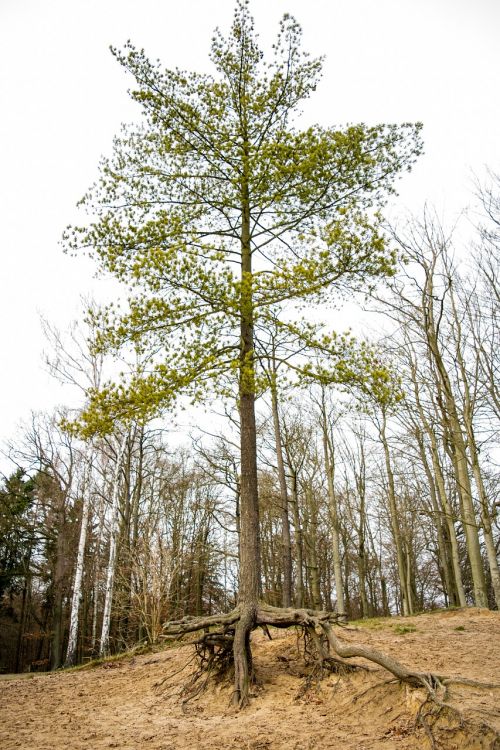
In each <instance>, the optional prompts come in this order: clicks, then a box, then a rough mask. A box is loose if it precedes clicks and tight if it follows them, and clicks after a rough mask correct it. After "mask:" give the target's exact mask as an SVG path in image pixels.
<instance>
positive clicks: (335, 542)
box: [321, 394, 345, 615]
mask: <svg viewBox="0 0 500 750" xmlns="http://www.w3.org/2000/svg"><path fill="white" fill-rule="evenodd" d="M321 411H322V413H321V417H322V428H323V453H324V457H325V471H326V476H327V482H328V508H329V511H330V522H331V525H332V554H333V576H334V578H335V591H336V594H337V612H338V614H339V615H344V614H345V603H344V587H343V582H342V558H341V555H340V531H339V514H338V505H337V495H336V493H335V483H334V473H335V454H334V450H333V441H332V440H331V438H330V436H329V434H328V426H327V421H326V406H325V402H324V394H323V399H322V404H321Z"/></svg>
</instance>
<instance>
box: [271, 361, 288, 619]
mask: <svg viewBox="0 0 500 750" xmlns="http://www.w3.org/2000/svg"><path fill="white" fill-rule="evenodd" d="M271 406H272V412H273V425H274V441H275V443H276V462H277V466H278V477H279V483H280V501H281V538H282V546H283V606H284V607H290V606H291V604H292V542H291V537H290V518H289V515H288V490H287V486H286V476H285V466H284V463H283V445H282V439H281V425H280V420H279V413H278V395H277V392H276V366H275V364H274V362H273V372H272V373H271Z"/></svg>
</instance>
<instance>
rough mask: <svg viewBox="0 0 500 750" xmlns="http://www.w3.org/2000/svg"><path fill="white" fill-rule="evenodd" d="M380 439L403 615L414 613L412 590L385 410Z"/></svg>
mask: <svg viewBox="0 0 500 750" xmlns="http://www.w3.org/2000/svg"><path fill="white" fill-rule="evenodd" d="M379 434H380V439H381V441H382V446H383V449H384V457H385V468H386V472H387V484H388V500H389V514H390V520H391V530H392V538H393V541H394V546H395V548H396V560H397V567H398V577H399V584H400V590H401V602H402V610H403V615H405V617H406V616H408V615H411V614H413V612H412V609H413V607H412V602H411V599H410V592H409V588H408V580H407V576H406V561H405V555H404V550H403V544H402V541H401V533H400V530H399V518H398V512H397V506H396V490H395V485H394V474H393V472H392V466H391V457H390V453H389V444H388V442H387V435H386V415H385V411H384V410H382V424H381V427H380V430H379Z"/></svg>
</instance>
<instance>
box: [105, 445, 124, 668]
mask: <svg viewBox="0 0 500 750" xmlns="http://www.w3.org/2000/svg"><path fill="white" fill-rule="evenodd" d="M127 442H128V432H126V433H125V434H124V436H123V438H122V441H121V443H120V447H119V449H118V452H117V455H116V465H115V472H114V476H113V491H112V500H111V528H110V542H109V560H108V572H107V575H106V594H105V599H104V613H103V617H102V629H101V642H100V647H99V656H105V655H106V654H108V653H109V630H110V624H111V605H112V602H113V584H114V578H115V568H116V557H117V551H118V534H119V532H120V507H119V502H120V473H121V468H122V461H123V456H124V455H125V450H126V447H127Z"/></svg>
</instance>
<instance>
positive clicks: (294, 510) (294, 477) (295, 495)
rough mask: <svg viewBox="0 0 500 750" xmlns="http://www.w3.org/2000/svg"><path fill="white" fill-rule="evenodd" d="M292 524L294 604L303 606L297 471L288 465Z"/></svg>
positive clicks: (302, 549) (302, 569)
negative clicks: (295, 562)
mask: <svg viewBox="0 0 500 750" xmlns="http://www.w3.org/2000/svg"><path fill="white" fill-rule="evenodd" d="M290 473H291V483H290V494H291V497H292V513H293V525H294V526H295V554H296V557H297V585H296V587H295V588H296V605H297V607H303V606H304V541H303V538H302V524H301V521H300V512H299V498H298V492H297V472H296V471H295V469H294V468H292V467H291V466H290Z"/></svg>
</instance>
